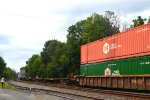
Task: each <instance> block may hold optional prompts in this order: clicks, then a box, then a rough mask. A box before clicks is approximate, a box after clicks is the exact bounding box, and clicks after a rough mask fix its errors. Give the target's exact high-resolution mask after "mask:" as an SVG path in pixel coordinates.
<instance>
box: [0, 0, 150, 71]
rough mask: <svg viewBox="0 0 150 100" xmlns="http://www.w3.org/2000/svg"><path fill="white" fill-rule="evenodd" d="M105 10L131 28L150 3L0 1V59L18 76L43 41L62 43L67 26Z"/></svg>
mask: <svg viewBox="0 0 150 100" xmlns="http://www.w3.org/2000/svg"><path fill="white" fill-rule="evenodd" d="M107 10H110V11H114V12H115V13H116V14H117V15H118V16H120V18H121V22H122V23H124V22H125V23H128V24H131V22H132V19H135V18H136V17H137V16H139V15H140V16H142V17H143V18H148V16H150V0H0V56H1V57H3V59H4V60H5V62H6V63H7V67H10V68H12V69H13V70H15V71H16V72H19V70H20V68H21V67H24V66H25V64H26V61H27V60H28V59H29V58H30V57H32V55H33V54H40V52H41V51H42V48H43V47H44V43H45V42H46V41H48V40H51V39H57V40H59V41H62V42H66V35H67V29H68V27H69V26H71V25H73V24H75V23H76V22H78V21H80V20H83V19H86V18H87V17H88V16H90V15H91V14H92V13H94V12H95V13H98V14H100V15H104V14H105V11H107Z"/></svg>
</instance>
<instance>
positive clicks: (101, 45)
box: [38, 24, 150, 91]
mask: <svg viewBox="0 0 150 100" xmlns="http://www.w3.org/2000/svg"><path fill="white" fill-rule="evenodd" d="M80 63H81V64H80V75H75V76H74V77H72V75H71V78H70V77H68V78H65V79H63V80H65V81H66V80H67V82H68V84H75V85H80V86H90V87H106V88H120V89H133V90H148V91H150V24H145V25H142V26H139V27H135V28H133V29H130V30H128V31H125V32H121V33H117V34H115V35H112V36H109V37H106V38H103V39H99V40H96V41H94V42H91V43H88V44H85V45H82V46H81V61H80ZM58 79H59V80H62V79H61V78H58ZM58 79H56V78H55V79H52V78H50V79H48V78H46V79H44V80H47V81H51V80H58ZM38 80H42V79H40V78H38Z"/></svg>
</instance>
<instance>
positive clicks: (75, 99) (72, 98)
mask: <svg viewBox="0 0 150 100" xmlns="http://www.w3.org/2000/svg"><path fill="white" fill-rule="evenodd" d="M12 85H13V84H12ZM13 86H14V87H15V88H17V89H21V90H25V91H26V92H34V93H40V94H41V93H43V94H49V95H53V96H56V97H60V98H63V99H65V100H104V99H100V98H96V97H90V96H84V95H78V94H73V93H65V92H60V91H54V90H45V89H38V88H29V87H25V86H17V85H13Z"/></svg>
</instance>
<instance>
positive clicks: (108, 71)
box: [105, 68, 111, 76]
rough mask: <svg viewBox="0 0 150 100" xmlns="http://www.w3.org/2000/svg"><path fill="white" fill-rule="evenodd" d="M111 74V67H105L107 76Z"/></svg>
mask: <svg viewBox="0 0 150 100" xmlns="http://www.w3.org/2000/svg"><path fill="white" fill-rule="evenodd" d="M109 75H111V70H110V69H109V68H106V69H105V76H109Z"/></svg>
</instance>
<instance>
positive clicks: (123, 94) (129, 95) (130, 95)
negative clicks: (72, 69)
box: [27, 82, 150, 100]
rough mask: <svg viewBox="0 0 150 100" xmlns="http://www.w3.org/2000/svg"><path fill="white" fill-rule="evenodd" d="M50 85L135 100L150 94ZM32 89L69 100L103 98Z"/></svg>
mask: <svg viewBox="0 0 150 100" xmlns="http://www.w3.org/2000/svg"><path fill="white" fill-rule="evenodd" d="M27 83H28V82H27ZM30 84H31V83H30ZM32 84H33V83H32ZM36 85H38V83H36ZM40 85H44V84H40ZM46 86H51V85H46ZM52 87H57V88H64V89H70V90H77V91H82V92H88V93H99V94H100V95H109V96H112V95H116V96H120V97H126V98H130V99H133V100H134V99H136V100H150V94H149V93H137V92H126V91H118V90H117V91H116V90H104V89H93V88H83V87H72V86H65V85H52ZM28 89H29V90H30V88H28ZM32 90H35V91H41V92H45V93H46V94H50V95H55V96H62V98H65V99H69V100H74V99H73V98H70V97H75V98H77V97H80V98H82V99H83V98H84V99H86V100H87V99H88V100H89V99H90V100H103V99H100V98H96V97H90V96H88V97H87V96H84V95H78V94H72V93H64V92H59V91H54V90H53V91H52V90H43V89H36V88H32ZM66 95H67V96H66ZM69 95H70V96H69ZM68 97H69V98H68Z"/></svg>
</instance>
